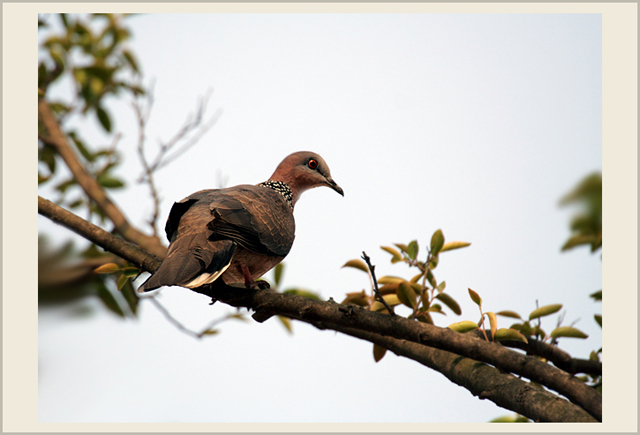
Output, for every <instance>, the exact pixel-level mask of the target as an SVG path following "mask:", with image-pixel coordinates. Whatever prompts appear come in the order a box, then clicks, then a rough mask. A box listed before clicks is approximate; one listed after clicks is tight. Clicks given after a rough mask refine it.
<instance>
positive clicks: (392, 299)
mask: <svg viewBox="0 0 640 435" xmlns="http://www.w3.org/2000/svg"><path fill="white" fill-rule="evenodd" d="M382 299H384V301H385V302H386V303H387V305H389V306H392V307H395V306H396V305H400V304H401V303H402V302H401V301H400V298H398V295H396V294H388V295H383V296H382ZM386 309H387V308H386V307H385V306H384V305H383V304H382V302H380V301H377V300H376V301H375V302H374V303H373V304H371V311H382V310H386Z"/></svg>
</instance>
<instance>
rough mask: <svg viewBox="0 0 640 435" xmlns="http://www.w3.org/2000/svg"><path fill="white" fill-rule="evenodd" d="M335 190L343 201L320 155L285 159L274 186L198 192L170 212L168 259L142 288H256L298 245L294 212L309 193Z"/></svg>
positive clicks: (303, 154) (305, 153)
mask: <svg viewBox="0 0 640 435" xmlns="http://www.w3.org/2000/svg"><path fill="white" fill-rule="evenodd" d="M318 186H328V187H330V188H331V189H333V190H335V191H336V192H338V193H339V194H340V195H343V196H344V192H343V191H342V188H341V187H340V186H338V185H337V184H336V182H335V181H333V179H332V178H331V173H330V172H329V166H327V164H326V162H325V161H324V159H323V158H322V157H320V156H319V155H318V154H315V153H312V152H308V151H300V152H297V153H293V154H291V155H289V156H288V157H287V158H285V159H284V160H283V161H282V162H281V163H280V165H278V167H277V168H276V170H275V172H274V173H273V175H272V176H271V178H269V180H267V181H265V182H263V183H260V184H258V185H248V184H243V185H239V186H234V187H228V188H226V189H210V190H201V191H199V192H196V193H194V194H192V195H190V196H188V197H186V198H185V199H183V200H182V201H179V202H176V203H174V204H173V207H171V211H170V213H169V218H168V219H167V224H166V226H165V232H166V234H167V238H168V239H169V243H170V244H169V249H168V252H167V256H166V257H165V259H164V260H163V262H162V264H161V265H160V267H159V268H158V270H156V272H155V273H154V274H153V275H152V276H151V277H150V278H149V279H148V280H147V281H145V282H144V284H142V285H141V286H140V287H139V288H138V292H147V291H150V290H154V289H157V288H159V287H162V286H174V285H175V286H181V287H187V288H196V287H200V286H202V285H205V284H210V283H212V282H214V281H215V280H217V279H218V278H220V279H222V281H224V283H225V284H227V285H236V286H237V285H243V286H246V287H247V288H250V287H251V286H253V285H254V284H255V280H257V279H258V278H260V277H261V276H262V275H264V274H265V273H266V272H268V271H269V270H271V269H272V268H273V267H275V266H276V265H277V264H278V263H280V262H281V261H282V260H283V259H284V257H286V256H287V254H288V253H289V251H290V250H291V245H292V244H293V239H294V232H295V221H294V219H293V207H294V206H295V204H296V202H297V201H298V199H299V198H300V194H301V193H302V192H304V191H305V190H308V189H311V188H313V187H318Z"/></svg>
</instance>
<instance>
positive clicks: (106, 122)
mask: <svg viewBox="0 0 640 435" xmlns="http://www.w3.org/2000/svg"><path fill="white" fill-rule="evenodd" d="M96 114H97V115H98V121H100V125H102V128H104V129H105V130H106V131H107V132H109V133H111V118H110V117H109V114H108V113H107V112H106V111H105V110H104V109H103V108H102V107H100V106H98V107H96Z"/></svg>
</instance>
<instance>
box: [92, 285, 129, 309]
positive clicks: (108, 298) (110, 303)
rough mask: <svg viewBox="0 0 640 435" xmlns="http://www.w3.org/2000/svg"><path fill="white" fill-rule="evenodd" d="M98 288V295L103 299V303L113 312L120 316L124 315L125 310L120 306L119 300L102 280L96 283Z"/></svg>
mask: <svg viewBox="0 0 640 435" xmlns="http://www.w3.org/2000/svg"><path fill="white" fill-rule="evenodd" d="M96 290H97V292H98V297H99V298H100V300H101V301H102V303H103V304H104V305H105V306H106V307H107V308H108V309H109V310H110V311H111V312H113V313H115V314H117V315H118V316H120V317H124V311H122V308H120V305H119V304H118V301H116V298H115V297H114V296H113V295H112V294H111V292H110V291H109V289H107V287H106V286H105V285H104V283H103V282H102V281H99V282H98V284H97V285H96Z"/></svg>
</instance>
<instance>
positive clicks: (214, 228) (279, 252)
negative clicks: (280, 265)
mask: <svg viewBox="0 0 640 435" xmlns="http://www.w3.org/2000/svg"><path fill="white" fill-rule="evenodd" d="M209 209H210V210H211V214H212V217H213V219H212V220H211V221H210V222H209V223H208V225H207V228H209V230H211V236H210V239H211V240H223V239H229V240H233V241H234V242H236V243H237V244H238V245H240V246H242V247H243V248H245V249H248V250H250V251H253V252H256V253H259V254H264V255H270V256H275V257H285V256H286V255H287V254H288V253H289V251H290V250H291V246H292V245H293V239H294V234H295V221H294V219H293V212H292V210H291V208H290V207H289V206H288V204H287V203H286V201H285V200H284V198H283V197H282V195H280V194H279V193H278V192H276V191H274V190H272V189H269V188H265V187H261V186H252V185H241V186H235V187H232V188H228V189H222V190H220V191H218V192H217V194H215V195H211V198H210V202H209Z"/></svg>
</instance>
